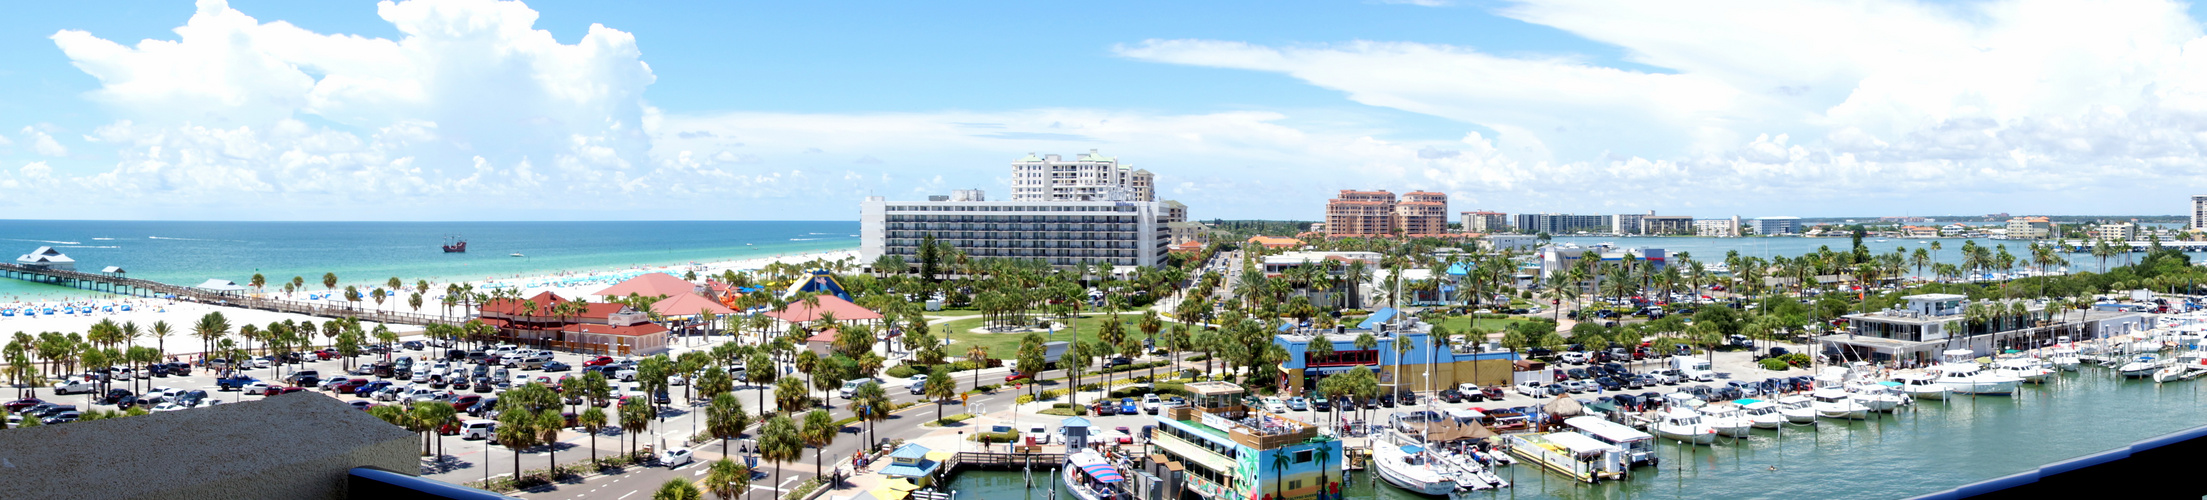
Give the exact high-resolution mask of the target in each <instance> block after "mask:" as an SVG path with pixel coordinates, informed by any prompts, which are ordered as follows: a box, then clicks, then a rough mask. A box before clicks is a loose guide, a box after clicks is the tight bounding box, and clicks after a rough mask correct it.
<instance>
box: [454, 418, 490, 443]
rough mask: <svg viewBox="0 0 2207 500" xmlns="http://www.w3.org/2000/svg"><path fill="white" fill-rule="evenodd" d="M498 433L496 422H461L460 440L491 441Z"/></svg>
mask: <svg viewBox="0 0 2207 500" xmlns="http://www.w3.org/2000/svg"><path fill="white" fill-rule="evenodd" d="M497 433H498V421H496V420H468V421H464V422H460V439H490V438H492V437H496V436H497Z"/></svg>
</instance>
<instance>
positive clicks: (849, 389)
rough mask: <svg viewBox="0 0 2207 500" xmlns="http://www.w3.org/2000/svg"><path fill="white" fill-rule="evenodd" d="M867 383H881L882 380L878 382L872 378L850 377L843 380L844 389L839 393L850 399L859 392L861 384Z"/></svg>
mask: <svg viewBox="0 0 2207 500" xmlns="http://www.w3.org/2000/svg"><path fill="white" fill-rule="evenodd" d="M866 384H880V382H876V381H874V379H871V378H854V379H850V380H847V381H844V382H843V390H842V391H839V393H840V394H842V395H843V399H850V398H851V395H853V394H857V393H858V387H859V386H862V385H866Z"/></svg>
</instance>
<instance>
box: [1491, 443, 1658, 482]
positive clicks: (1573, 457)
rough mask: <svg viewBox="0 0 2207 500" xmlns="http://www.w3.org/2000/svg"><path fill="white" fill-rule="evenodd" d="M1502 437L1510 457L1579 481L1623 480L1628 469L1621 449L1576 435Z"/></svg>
mask: <svg viewBox="0 0 2207 500" xmlns="http://www.w3.org/2000/svg"><path fill="white" fill-rule="evenodd" d="M1503 438H1504V441H1503V443H1505V444H1507V445H1508V446H1509V452H1510V455H1511V456H1514V457H1517V458H1518V459H1519V460H1520V461H1523V462H1531V463H1535V464H1539V465H1540V467H1541V468H1543V469H1548V470H1551V471H1555V472H1556V473H1559V474H1563V475H1565V476H1570V477H1571V479H1574V480H1578V481H1581V482H1587V483H1596V482H1601V481H1602V480H1606V479H1623V478H1624V477H1625V473H1626V472H1627V471H1628V470H1629V469H1628V467H1629V466H1630V465H1629V464H1628V463H1627V462H1625V456H1624V454H1625V451H1624V449H1622V448H1618V447H1615V446H1610V445H1607V444H1602V443H1601V442H1598V441H1594V440H1593V439H1592V438H1588V437H1586V436H1583V435H1579V434H1577V433H1572V432H1554V433H1547V434H1507V435H1504V436H1503ZM1582 457H1583V459H1582Z"/></svg>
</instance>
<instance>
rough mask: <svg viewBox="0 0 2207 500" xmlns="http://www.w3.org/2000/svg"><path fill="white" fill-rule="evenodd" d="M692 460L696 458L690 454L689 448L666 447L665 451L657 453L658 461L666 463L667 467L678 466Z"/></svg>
mask: <svg viewBox="0 0 2207 500" xmlns="http://www.w3.org/2000/svg"><path fill="white" fill-rule="evenodd" d="M693 460H697V457H694V456H691V454H690V449H689V448H668V449H667V451H665V452H662V453H660V454H659V463H661V464H664V465H666V466H667V468H669V469H672V468H675V467H680V466H682V464H686V463H690V462H691V461H693Z"/></svg>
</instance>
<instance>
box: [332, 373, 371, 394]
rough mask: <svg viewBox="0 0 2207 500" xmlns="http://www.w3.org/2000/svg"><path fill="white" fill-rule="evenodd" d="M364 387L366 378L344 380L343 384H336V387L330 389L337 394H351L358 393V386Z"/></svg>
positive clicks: (366, 383)
mask: <svg viewBox="0 0 2207 500" xmlns="http://www.w3.org/2000/svg"><path fill="white" fill-rule="evenodd" d="M364 385H368V379H367V378H366V377H362V378H356V379H350V380H346V381H345V383H342V384H337V386H336V387H333V388H332V389H335V390H336V391H337V393H338V394H352V393H353V392H355V391H359V390H360V386H364Z"/></svg>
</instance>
